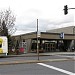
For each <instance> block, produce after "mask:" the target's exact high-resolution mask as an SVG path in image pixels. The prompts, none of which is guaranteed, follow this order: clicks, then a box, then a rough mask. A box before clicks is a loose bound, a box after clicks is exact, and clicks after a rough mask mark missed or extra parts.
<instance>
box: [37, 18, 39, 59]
mask: <svg viewBox="0 0 75 75" xmlns="http://www.w3.org/2000/svg"><path fill="white" fill-rule="evenodd" d="M37 54H38V60H39V50H38V19H37Z"/></svg>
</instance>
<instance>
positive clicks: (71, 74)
mask: <svg viewBox="0 0 75 75" xmlns="http://www.w3.org/2000/svg"><path fill="white" fill-rule="evenodd" d="M37 64H39V65H42V66H45V67H48V68H51V69H54V70H57V71H60V72H62V73H65V74H69V75H75V73H72V72H69V71H66V70H63V69H60V68H57V67H54V66H50V65H47V64H44V63H37Z"/></svg>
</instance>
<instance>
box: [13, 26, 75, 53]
mask: <svg viewBox="0 0 75 75" xmlns="http://www.w3.org/2000/svg"><path fill="white" fill-rule="evenodd" d="M73 28H74V27H73V26H72V27H66V28H61V29H55V30H49V31H47V32H41V33H40V35H39V36H38V47H39V52H57V51H72V50H74V46H75V43H74V40H75V34H74V30H73ZM36 34H37V33H36V32H33V33H27V34H23V35H18V36H13V37H14V38H15V40H16V43H17V41H18V42H19V48H21V47H23V48H24V52H25V53H27V52H37V35H36Z"/></svg>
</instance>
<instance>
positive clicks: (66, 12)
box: [64, 5, 68, 15]
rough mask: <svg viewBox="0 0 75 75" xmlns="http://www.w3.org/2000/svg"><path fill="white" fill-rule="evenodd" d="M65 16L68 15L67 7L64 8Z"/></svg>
mask: <svg viewBox="0 0 75 75" xmlns="http://www.w3.org/2000/svg"><path fill="white" fill-rule="evenodd" d="M64 14H65V15H66V14H68V6H67V5H65V6H64Z"/></svg>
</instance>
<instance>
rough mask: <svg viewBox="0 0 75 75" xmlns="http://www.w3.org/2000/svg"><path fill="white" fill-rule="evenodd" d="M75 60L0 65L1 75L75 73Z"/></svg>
mask: <svg viewBox="0 0 75 75" xmlns="http://www.w3.org/2000/svg"><path fill="white" fill-rule="evenodd" d="M74 67H75V61H61V62H48V63H33V64H17V65H0V75H75V69H74Z"/></svg>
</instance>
